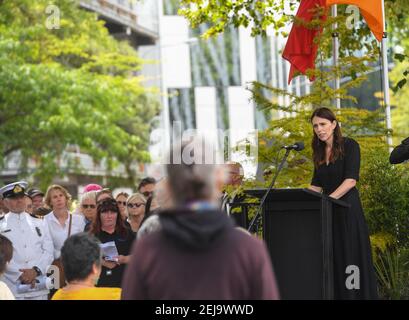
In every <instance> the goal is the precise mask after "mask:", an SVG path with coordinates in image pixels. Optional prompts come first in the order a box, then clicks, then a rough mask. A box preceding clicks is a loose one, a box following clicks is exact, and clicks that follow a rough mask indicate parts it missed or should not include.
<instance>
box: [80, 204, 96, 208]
mask: <svg viewBox="0 0 409 320" xmlns="http://www.w3.org/2000/svg"><path fill="white" fill-rule="evenodd" d="M96 207H97V206H96V205H95V204H83V205H82V208H83V209H95V208H96Z"/></svg>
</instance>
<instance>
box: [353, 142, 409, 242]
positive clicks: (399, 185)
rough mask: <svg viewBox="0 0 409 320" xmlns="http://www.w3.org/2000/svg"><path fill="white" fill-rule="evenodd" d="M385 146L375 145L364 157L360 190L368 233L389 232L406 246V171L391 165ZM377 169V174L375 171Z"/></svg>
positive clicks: (408, 209) (408, 192)
mask: <svg viewBox="0 0 409 320" xmlns="http://www.w3.org/2000/svg"><path fill="white" fill-rule="evenodd" d="M388 158H389V156H388V152H387V150H385V149H380V148H375V149H374V150H372V152H370V153H369V154H368V155H367V157H366V158H365V165H364V166H363V170H362V174H361V182H360V191H361V199H362V204H363V207H364V208H365V214H366V221H367V223H368V227H369V230H370V233H371V234H373V233H379V232H383V233H388V234H390V235H393V237H394V238H395V239H397V240H398V241H399V246H402V247H404V246H406V247H409V235H408V233H407V230H409V172H408V166H407V165H400V166H392V165H391V164H389V161H388ZM374 173H376V174H374Z"/></svg>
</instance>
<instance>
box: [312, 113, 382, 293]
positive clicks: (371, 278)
mask: <svg viewBox="0 0 409 320" xmlns="http://www.w3.org/2000/svg"><path fill="white" fill-rule="evenodd" d="M311 123H312V125H313V130H314V138H313V140H312V149H313V160H314V168H315V169H314V176H313V178H312V182H311V186H310V189H311V190H314V191H316V192H323V193H324V194H326V195H328V196H329V197H332V198H335V199H339V200H342V201H344V202H346V203H347V204H349V205H350V207H349V209H348V210H347V211H346V212H343V214H336V215H334V232H333V234H334V276H335V279H334V288H335V298H336V299H377V298H378V293H377V283H376V276H375V270H374V267H373V264H372V256H371V246H370V242H369V232H368V227H367V225H366V222H365V217H364V212H363V209H362V205H361V200H360V198H359V192H358V190H357V188H356V183H357V181H358V180H359V167H360V149H359V144H358V143H357V142H356V141H355V140H353V139H351V138H346V137H343V136H342V133H341V128H340V126H339V124H338V121H337V120H336V117H335V115H334V113H333V112H332V111H331V110H330V109H328V108H319V109H316V110H315V111H314V112H313V114H312V116H311Z"/></svg>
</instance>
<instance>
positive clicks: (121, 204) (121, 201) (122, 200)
mask: <svg viewBox="0 0 409 320" xmlns="http://www.w3.org/2000/svg"><path fill="white" fill-rule="evenodd" d="M128 197H129V194H127V193H126V192H120V193H118V194H117V195H116V197H115V200H116V203H117V204H118V208H119V212H120V213H121V218H122V221H126V219H127V218H128V215H127V214H126V200H127V199H128Z"/></svg>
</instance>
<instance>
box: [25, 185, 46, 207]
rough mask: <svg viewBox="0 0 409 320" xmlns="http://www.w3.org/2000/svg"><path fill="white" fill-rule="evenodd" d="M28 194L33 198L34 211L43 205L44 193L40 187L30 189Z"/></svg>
mask: <svg viewBox="0 0 409 320" xmlns="http://www.w3.org/2000/svg"><path fill="white" fill-rule="evenodd" d="M27 195H28V196H29V197H30V198H31V200H33V212H34V211H36V210H37V209H38V208H40V207H42V206H43V204H44V203H43V201H44V193H43V192H41V191H40V190H38V189H30V190H29V191H28V192H27Z"/></svg>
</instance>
